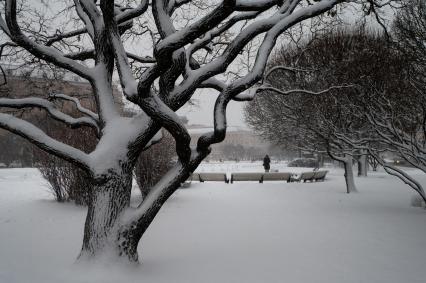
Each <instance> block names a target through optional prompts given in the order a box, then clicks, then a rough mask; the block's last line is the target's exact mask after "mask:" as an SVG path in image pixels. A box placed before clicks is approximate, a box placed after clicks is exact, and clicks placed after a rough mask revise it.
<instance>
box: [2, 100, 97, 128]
mask: <svg viewBox="0 0 426 283" xmlns="http://www.w3.org/2000/svg"><path fill="white" fill-rule="evenodd" d="M0 107H9V108H16V109H22V108H27V107H37V108H42V109H44V110H46V111H47V112H48V113H49V115H50V116H51V117H52V118H54V119H55V120H58V121H61V122H63V123H65V124H67V125H68V126H70V127H72V128H76V127H81V126H89V127H93V128H95V129H96V130H97V131H98V132H99V127H98V124H97V122H96V121H94V120H93V119H92V118H90V117H81V118H73V117H71V116H69V115H67V114H65V113H63V112H61V111H59V110H58V109H57V108H56V106H55V104H53V103H52V102H50V101H48V100H45V99H42V98H36V97H28V98H19V99H18V98H17V99H10V98H0Z"/></svg>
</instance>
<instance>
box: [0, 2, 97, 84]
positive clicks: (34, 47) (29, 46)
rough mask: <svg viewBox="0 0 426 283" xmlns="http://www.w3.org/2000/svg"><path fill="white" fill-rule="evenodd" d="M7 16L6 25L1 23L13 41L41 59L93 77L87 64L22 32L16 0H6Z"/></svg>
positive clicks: (78, 73) (82, 75)
mask: <svg viewBox="0 0 426 283" xmlns="http://www.w3.org/2000/svg"><path fill="white" fill-rule="evenodd" d="M5 17H6V25H5V26H3V24H1V28H2V29H3V31H5V33H6V34H8V35H9V37H10V39H11V40H12V41H13V42H15V43H16V44H18V45H19V46H21V47H23V48H25V49H26V50H27V51H28V52H30V53H31V54H33V55H34V56H36V57H38V58H40V59H43V60H46V61H48V62H50V63H53V64H55V65H57V66H59V67H62V68H64V69H67V70H69V71H71V72H74V73H75V74H77V75H79V76H81V77H83V78H86V79H88V80H89V79H91V76H92V73H91V71H90V70H89V69H88V68H87V67H86V66H84V65H81V64H79V63H77V62H76V61H74V60H72V59H69V58H66V57H65V56H64V55H63V54H62V53H61V52H59V51H58V50H57V49H55V48H52V47H49V46H44V45H41V44H38V43H36V42H35V41H33V40H32V39H30V38H29V37H27V36H26V35H25V34H24V33H23V32H22V30H21V28H20V27H19V25H18V22H17V19H16V0H6V15H5ZM2 22H3V20H2Z"/></svg>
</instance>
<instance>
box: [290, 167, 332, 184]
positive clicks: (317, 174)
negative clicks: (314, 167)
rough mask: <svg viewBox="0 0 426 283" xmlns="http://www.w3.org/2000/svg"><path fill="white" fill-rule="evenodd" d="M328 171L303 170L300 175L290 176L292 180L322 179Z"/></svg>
mask: <svg viewBox="0 0 426 283" xmlns="http://www.w3.org/2000/svg"><path fill="white" fill-rule="evenodd" d="M327 173H328V171H326V170H324V171H310V172H303V173H302V174H300V176H298V177H295V178H292V179H291V181H292V182H302V181H303V182H304V183H306V182H307V181H311V182H313V181H324V179H325V176H326V175H327Z"/></svg>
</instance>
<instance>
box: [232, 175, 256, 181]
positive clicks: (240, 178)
mask: <svg viewBox="0 0 426 283" xmlns="http://www.w3.org/2000/svg"><path fill="white" fill-rule="evenodd" d="M262 176H263V173H232V175H231V179H232V180H233V181H261V180H262Z"/></svg>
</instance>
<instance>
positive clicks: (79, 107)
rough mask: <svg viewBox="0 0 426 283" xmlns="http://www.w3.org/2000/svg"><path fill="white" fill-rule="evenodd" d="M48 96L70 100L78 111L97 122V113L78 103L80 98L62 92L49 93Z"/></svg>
mask: <svg viewBox="0 0 426 283" xmlns="http://www.w3.org/2000/svg"><path fill="white" fill-rule="evenodd" d="M49 98H51V99H63V100H68V101H71V102H73V103H74V104H75V106H76V107H77V110H78V111H80V112H81V113H83V114H85V115H87V116H89V117H91V118H92V119H93V120H94V121H95V122H96V123H99V115H98V114H96V113H94V112H92V111H91V110H89V109H87V108H85V107H83V106H82V105H81V103H80V100H78V98H76V97H72V96H69V95H66V94H62V93H54V94H51V95H49Z"/></svg>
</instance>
